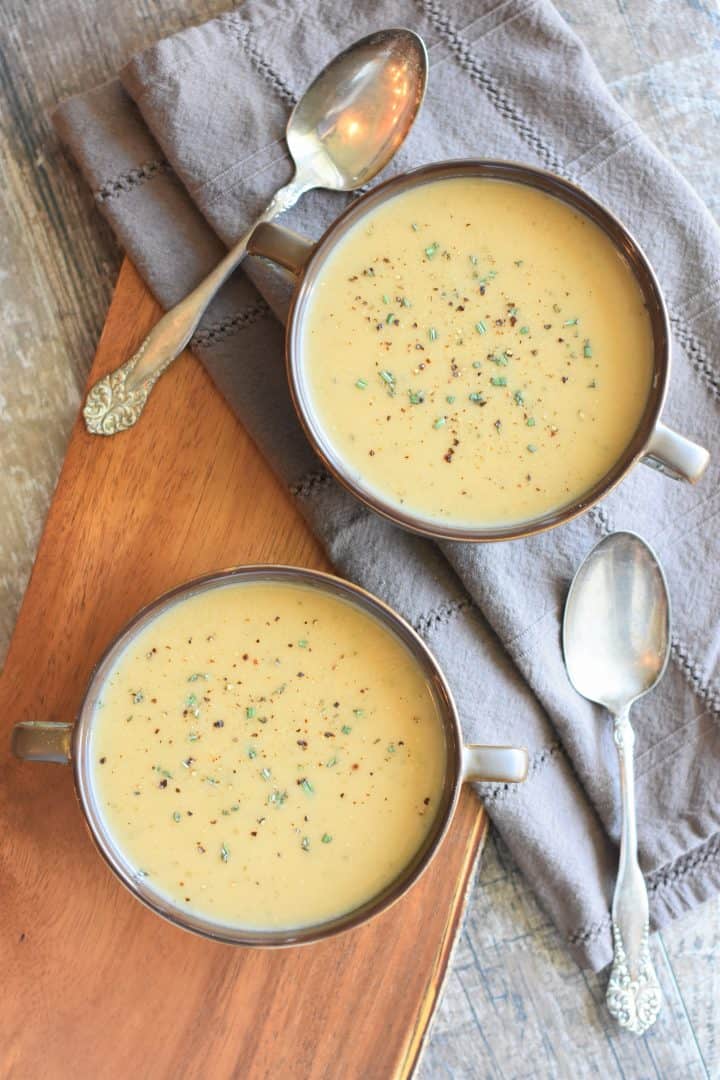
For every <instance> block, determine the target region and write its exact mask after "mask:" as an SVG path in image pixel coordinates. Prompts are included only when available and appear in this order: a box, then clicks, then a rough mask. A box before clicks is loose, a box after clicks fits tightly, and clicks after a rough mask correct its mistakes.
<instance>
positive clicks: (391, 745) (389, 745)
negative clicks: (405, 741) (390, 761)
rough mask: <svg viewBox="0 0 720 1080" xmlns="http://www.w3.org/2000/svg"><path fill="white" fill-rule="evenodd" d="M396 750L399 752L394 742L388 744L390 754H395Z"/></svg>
mask: <svg viewBox="0 0 720 1080" xmlns="http://www.w3.org/2000/svg"><path fill="white" fill-rule="evenodd" d="M396 750H397V747H396V746H395V743H394V742H391V743H388V747H387V752H388V754H394V753H395V751H396Z"/></svg>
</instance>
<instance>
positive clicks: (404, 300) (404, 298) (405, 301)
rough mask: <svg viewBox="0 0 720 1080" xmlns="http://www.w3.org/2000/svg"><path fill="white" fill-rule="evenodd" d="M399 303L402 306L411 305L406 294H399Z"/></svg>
mask: <svg viewBox="0 0 720 1080" xmlns="http://www.w3.org/2000/svg"><path fill="white" fill-rule="evenodd" d="M400 304H401V305H402V307H410V306H411V305H410V301H409V300H408V298H407V296H401V297H400Z"/></svg>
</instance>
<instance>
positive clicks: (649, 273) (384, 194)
mask: <svg viewBox="0 0 720 1080" xmlns="http://www.w3.org/2000/svg"><path fill="white" fill-rule="evenodd" d="M468 176H474V177H481V178H485V179H495V180H508V181H511V182H514V183H521V184H526V185H529V186H531V187H534V188H537V189H539V190H540V191H544V192H545V193H546V194H548V195H552V196H554V197H556V198H559V199H560V200H562V201H563V202H565V203H567V204H568V205H569V206H571V207H572V208H573V209H575V210H579V211H580V212H581V213H583V214H584V215H585V216H586V217H588V218H590V220H591V221H593V222H594V223H595V224H596V225H598V226H599V227H600V228H601V229H602V230H603V232H605V234H606V235H607V236H608V237H609V238H610V240H611V241H612V242H613V244H614V245H615V247H616V248H617V250H618V251H619V252H620V253H621V254H622V255H623V256H624V258H625V260H626V261H627V262H628V263H629V265H630V268H631V270H632V271H633V273H634V275H635V278H636V280H637V281H638V284H639V286H640V288H641V290H642V294H643V298H644V300H645V304H646V306H647V309H648V314H649V316H650V321H651V327H652V335H653V344H654V350H653V355H654V361H653V377H652V382H651V386H650V391H649V394H648V399H647V402H646V404H645V409H644V411H643V415H642V417H641V419H640V423H639V424H638V427H637V429H636V431H635V434H634V436H633V438H632V439H631V441H630V442H629V444H628V446H627V447H626V449H625V451H624V452H623V454H622V455H621V456H620V457H619V458H618V460H617V462H616V463H615V465H614V466H613V467H612V469H610V471H609V472H608V473H607V474H606V475H605V476H604V477H603V478H602V479H601V480H599V481H598V482H597V483H596V484H595V485H594V486H593V487H592V488H591V489H590V490H589V491H588V492H587V493H586V494H585V495H584V496H583V497H582V498H581V499H578V500H576V501H575V502H573V503H570V504H568V505H567V506H566V507H564V508H561V509H559V510H555V511H552V512H550V513H548V514H544V515H543V516H541V517H539V518H534V519H531V520H529V521H526V522H518V523H516V524H513V525H509V526H493V527H477V526H472V525H457V524H449V523H447V522H443V521H441V520H437V519H431V518H428V517H424V516H423V515H420V514H416V513H413V512H411V511H409V510H406V509H404V508H402V507H398V506H397V505H395V504H394V503H392V502H391V501H390V500H388V499H384V498H382V497H381V496H380V495H379V494H378V493H376V492H374V491H372V490H370V488H369V487H364V486H363V485H362V483H361V482H360V481H358V480H357V478H355V477H353V475H352V474H351V471H350V469H349V468H348V467H347V466H346V465H345V463H344V462H343V460H342V456H341V455H340V454H338V453H337V452H336V451H335V450H334V449H333V447H332V446H331V444H330V440H328V439H325V437H324V433H323V430H322V425H321V424H320V423H319V422H318V421H317V418H316V417H315V416H314V413H313V410H312V406H311V403H310V400H309V395H308V393H307V390H306V388H305V386H304V382H303V363H302V345H301V333H302V323H303V317H304V314H305V312H306V310H307V307H308V304H309V302H310V295H311V293H312V288H313V285H314V283H315V281H316V280H317V277H318V274H319V273H320V271H321V269H322V266H323V264H324V262H325V260H326V258H327V257H328V256H329V255H330V253H331V252H332V250H333V249H334V247H335V245H336V244H337V242H338V241H339V240H340V239H341V238H342V236H343V235H345V233H346V232H347V231H348V230H349V229H350V228H351V227H352V226H353V225H355V223H356V222H357V221H358V220H359V219H360V218H361V217H363V216H364V215H365V214H366V213H367V212H368V211H370V210H372V209H374V208H375V207H377V206H378V205H380V204H381V203H383V202H385V201H387V200H388V199H390V198H393V197H394V196H395V195H398V194H399V193H400V192H402V191H406V190H408V189H409V188H414V187H417V186H419V185H421V184H424V183H429V182H432V181H436V180H449V179H456V178H461V177H468ZM670 340H671V337H670V323H669V319H668V313H667V309H666V307H665V301H664V299H663V295H662V292H661V289H660V285H659V284H658V281H657V278H656V276H655V273H654V271H653V269H652V267H651V265H650V263H649V261H648V259H647V257H646V255H645V253H644V252H643V250H642V248H641V247H640V244H639V243H638V242H637V240H636V239H635V238H634V237H633V236H632V234H631V233H630V232H629V231H628V229H626V227H625V226H624V225H623V224H622V222H620V221H619V220H618V219H617V218H616V217H615V216H614V215H613V214H612V213H611V212H610V211H609V210H608V209H607V208H606V207H604V206H603V205H602V204H601V203H599V202H598V201H597V200H596V199H594V198H592V196H590V195H589V194H588V193H587V192H586V191H585V190H584V189H583V188H581V187H578V185H577V184H573V183H571V182H570V181H569V180H565V179H564V178H563V177H560V176H557V175H556V174H554V173H551V172H548V171H546V170H544V169H536V168H534V167H531V166H529V165H523V164H521V163H519V162H514V161H499V160H493V159H477V160H475V159H471V158H466V159H461V160H456V161H444V162H437V163H435V164H432V165H424V166H422V167H421V168H419V169H415V170H413V171H412V172H408V173H403V174H401V175H399V176H394V177H392V178H391V179H389V180H386V181H385V182H384V183H382V184H378V186H377V187H374V188H372V190H371V191H369V192H367V193H366V194H365V195H363V196H362V197H361V198H360V199H358V200H356V201H355V202H354V203H352V204H351V205H350V206H349V207H348V208H347V209H346V210H345V211H344V213H342V214H341V215H340V216H339V217H338V218H337V219H336V220H335V221H334V222H333V223H332V225H330V227H329V228H328V229H327V231H326V232H325V234H324V235H323V236H322V237H321V239H320V240H319V241H318V242H317V244H316V245H315V246H314V248H313V250H312V253H311V255H310V257H309V259H308V261H307V263H306V264H305V266H304V268H303V270H302V272H301V274H300V277H299V280H298V283H297V286H296V288H295V290H294V293H293V296H292V300H291V303H290V309H289V313H288V322H287V333H286V337H285V362H286V367H287V376H288V382H289V385H290V393H291V396H292V401H293V405H294V407H295V411H296V413H297V415H298V418H299V420H300V423H301V424H302V426H303V429H304V431H305V434H306V435H307V438H308V439H309V441H310V443H311V445H312V446H313V448H314V450H315V452H316V453H317V454H318V456H319V457H320V459H321V461H322V462H323V464H324V466H325V467H326V468H327V470H328V471H329V472H330V473H331V474H332V475H333V476H334V477H335V478H336V479H337V480H338V481H339V482H340V483H341V484H342V485H343V486H344V487H345V488H347V490H348V491H350V492H351V493H352V494H353V495H354V496H355V497H356V498H357V499H359V500H360V502H362V503H364V504H365V505H366V506H367V507H369V508H370V509H371V510H374V511H375V512H376V513H378V514H381V515H382V516H383V517H385V518H388V519H389V520H390V521H393V522H394V523H395V524H397V525H400V526H402V527H403V528H405V529H409V530H410V531H411V532H416V533H419V534H421V535H423V536H429V537H432V538H434V539H439V540H461V541H468V542H473V543H478V542H492V541H502V540H515V539H520V538H522V537H527V536H534V535H536V534H537V533H542V532H546V531H547V530H549V529H554V528H556V527H557V526H558V525H563V524H565V523H566V522H568V521H572V520H573V518H576V517H578V515H580V514H584V513H586V511H588V510H589V509H590V508H591V507H593V506H594V505H595V504H596V503H597V502H599V500H600V499H602V498H604V497H605V496H606V495H608V494H609V493H610V492H611V491H612V490H613V488H615V487H616V486H617V485H618V484H619V483H620V481H621V480H622V479H623V478H624V476H625V475H626V474H627V473H628V472H629V470H630V469H631V468H633V466H634V465H635V464H637V462H638V461H639V460H640V458H641V457H642V456H643V454H644V453H645V452H646V450H647V447H648V443H649V441H650V438H651V436H652V434H653V431H654V429H655V426H656V424H657V422H658V419H659V417H660V414H661V412H662V408H663V405H664V402H665V396H666V393H667V387H668V381H669V378H670Z"/></svg>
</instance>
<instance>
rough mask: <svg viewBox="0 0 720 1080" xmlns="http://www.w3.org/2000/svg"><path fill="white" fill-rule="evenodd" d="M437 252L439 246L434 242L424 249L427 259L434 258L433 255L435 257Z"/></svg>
mask: <svg viewBox="0 0 720 1080" xmlns="http://www.w3.org/2000/svg"><path fill="white" fill-rule="evenodd" d="M439 250H440V245H439V243H438V242H437V240H436V241H435V242H434V243H432V244H430V245H429V247H426V248H425V255H426V257H427V258H428V259H432V258H434V257H435V255H437V253H438V251H439Z"/></svg>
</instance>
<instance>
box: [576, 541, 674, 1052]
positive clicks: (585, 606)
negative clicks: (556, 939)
mask: <svg viewBox="0 0 720 1080" xmlns="http://www.w3.org/2000/svg"><path fill="white" fill-rule="evenodd" d="M563 651H564V654H565V666H566V668H567V673H568V676H569V678H570V682H571V683H572V684H573V686H574V687H575V689H576V690H577V692H578V693H579V694H582V695H583V697H586V698H588V699H589V700H590V701H594V702H596V703H597V704H598V705H603V706H604V707H605V708H606V709H607V710H608V712H610V713H612V715H613V718H614V720H613V740H614V742H615V746H616V749H617V754H618V765H619V772H620V796H621V802H622V824H621V832H620V860H619V865H618V874H617V881H616V883H615V891H614V894H613V901H612V930H613V965H612V970H611V972H610V979H609V981H608V987H607V993H606V1001H607V1006H608V1010H609V1011H610V1013H611V1014H612V1015H613V1016H614V1017H615V1019H616V1020H617V1021H618V1023H619V1024H620V1025H621V1026H622V1027H624V1028H627V1030H628V1031H631V1032H632V1033H633V1034H634V1035H642V1034H643V1033H644V1032H645V1031H647V1029H648V1028H649V1027H651V1026H652V1024H654V1023H655V1020H656V1019H657V1016H658V1013H659V1012H660V1006H661V1003H662V997H661V994H660V986H659V984H658V980H657V976H656V974H655V970H654V968H653V964H652V959H651V957H650V948H649V944H648V938H649V934H650V922H649V904H648V895H647V888H646V886H645V880H644V878H643V875H642V871H641V869H640V864H639V862H638V853H637V822H636V812H635V778H634V770H633V751H634V746H635V733H634V731H633V729H632V726H631V724H630V707H631V705H632V704H633V702H635V701H637V700H638V698H640V697H642V696H643V694H647V692H648V691H649V690H652V688H653V687H654V686H656V685H657V683H658V682H659V680H660V679H661V678H662V675H663V672H664V671H665V668H666V666H667V662H668V657H669V654H670V600H669V597H668V590H667V583H666V581H665V575H664V574H663V571H662V567H661V566H660V563H659V561H658V558H657V556H656V554H655V552H654V551H653V550H652V548H650V547H649V546H648V545H647V544H646V543H645V541H644V540H642V539H641V538H640V537H639V536H637V535H636V534H635V533H631V532H618V533H613V534H612V535H611V536H608V537H606V538H605V539H604V540H601V541H600V543H599V544H597V545H596V547H594V548H593V550H592V551H591V552H590V554H589V555H588V556H587V558H586V559H585V561H584V563H583V564H582V566H581V567H580V569H579V570H578V572H577V573H576V575H575V578H574V579H573V582H572V585H571V586H570V591H569V593H568V598H567V602H566V605H565V618H564V620H563Z"/></svg>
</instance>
